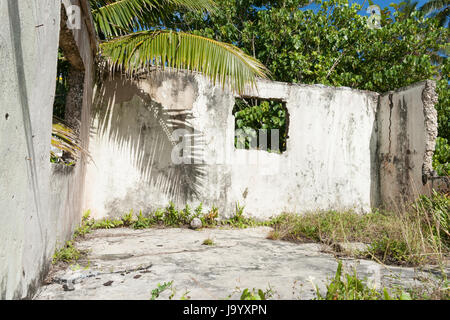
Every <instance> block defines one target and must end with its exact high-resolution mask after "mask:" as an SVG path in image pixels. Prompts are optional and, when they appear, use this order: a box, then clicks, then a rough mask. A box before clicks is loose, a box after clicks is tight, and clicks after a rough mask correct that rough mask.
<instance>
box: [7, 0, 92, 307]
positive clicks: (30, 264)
mask: <svg viewBox="0 0 450 320" xmlns="http://www.w3.org/2000/svg"><path fill="white" fill-rule="evenodd" d="M60 6H61V1H60V0H29V1H28V0H27V1H22V0H20V1H17V0H0V21H1V22H2V23H1V24H0V68H1V70H2V72H1V73H0V218H1V221H2V222H1V223H0V299H12V298H29V297H31V296H32V294H33V293H34V292H35V289H36V288H37V286H38V285H39V284H40V281H41V280H42V278H43V277H44V276H45V274H46V271H47V270H48V267H49V264H50V261H51V258H52V255H53V253H54V250H55V247H56V246H57V245H62V244H63V243H64V241H65V240H67V239H68V238H70V237H71V234H72V231H73V229H74V228H75V226H76V225H77V224H78V223H79V222H80V217H81V214H82V211H81V197H82V190H83V189H82V188H83V186H84V180H83V178H84V170H83V164H82V163H81V162H80V163H79V164H77V166H76V168H72V169H71V170H69V171H66V172H61V170H58V169H57V166H56V167H55V165H52V164H51V163H50V141H51V128H52V113H53V99H54V95H55V76H56V65H57V53H58V42H59V30H60ZM83 21H87V20H86V19H84V20H83ZM83 23H84V22H83ZM83 30H86V26H85V25H84V26H82V29H81V30H80V31H77V32H75V34H76V36H75V38H76V41H77V44H78V45H79V47H80V48H81V54H82V57H83V62H84V63H85V66H86V77H85V85H87V86H88V89H87V90H85V91H84V95H85V96H84V101H83V106H82V108H83V109H84V112H83V115H84V122H85V124H86V125H85V126H84V128H83V130H82V131H83V132H82V135H84V140H85V141H86V140H87V139H86V137H87V135H88V132H89V115H90V112H89V106H90V103H91V96H92V91H91V89H90V88H92V77H93V74H92V73H93V72H92V68H93V64H92V60H93V57H92V52H93V51H92V46H91V45H90V44H89V43H90V40H91V39H89V37H88V38H86V36H85V34H86V31H83ZM86 41H87V44H85V43H86ZM82 43H83V45H82ZM85 146H87V145H85ZM63 171H64V170H63Z"/></svg>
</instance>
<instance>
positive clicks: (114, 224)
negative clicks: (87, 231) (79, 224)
mask: <svg viewBox="0 0 450 320" xmlns="http://www.w3.org/2000/svg"><path fill="white" fill-rule="evenodd" d="M122 226H123V221H122V219H110V218H104V219H102V220H98V221H95V223H94V224H93V225H92V229H112V228H118V227H122Z"/></svg>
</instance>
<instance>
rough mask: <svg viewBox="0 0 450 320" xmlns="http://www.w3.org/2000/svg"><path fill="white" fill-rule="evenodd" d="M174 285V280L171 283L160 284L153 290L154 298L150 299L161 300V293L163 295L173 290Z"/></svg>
mask: <svg viewBox="0 0 450 320" xmlns="http://www.w3.org/2000/svg"><path fill="white" fill-rule="evenodd" d="M172 284H173V280H172V281H169V282H164V283H163V284H160V283H158V284H157V287H156V288H155V289H153V290H152V297H151V298H150V300H156V299H157V298H159V296H160V295H161V293H163V292H164V291H166V290H167V289H172Z"/></svg>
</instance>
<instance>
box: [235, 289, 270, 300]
mask: <svg viewBox="0 0 450 320" xmlns="http://www.w3.org/2000/svg"><path fill="white" fill-rule="evenodd" d="M272 295H273V292H272V289H270V288H269V289H267V290H266V291H263V290H261V289H258V290H256V289H254V288H253V289H252V290H251V291H250V290H249V289H248V288H245V289H244V290H243V291H242V294H241V298H240V299H241V300H268V299H270V298H271V297H272Z"/></svg>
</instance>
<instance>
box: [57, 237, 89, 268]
mask: <svg viewBox="0 0 450 320" xmlns="http://www.w3.org/2000/svg"><path fill="white" fill-rule="evenodd" d="M81 255H82V252H81V251H80V250H78V249H77V248H76V247H75V246H74V244H73V241H67V242H66V243H65V245H64V246H63V247H62V248H61V249H57V250H55V253H54V254H53V260H52V264H56V263H58V262H67V263H70V262H75V261H77V260H78V259H79V258H80V257H81Z"/></svg>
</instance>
